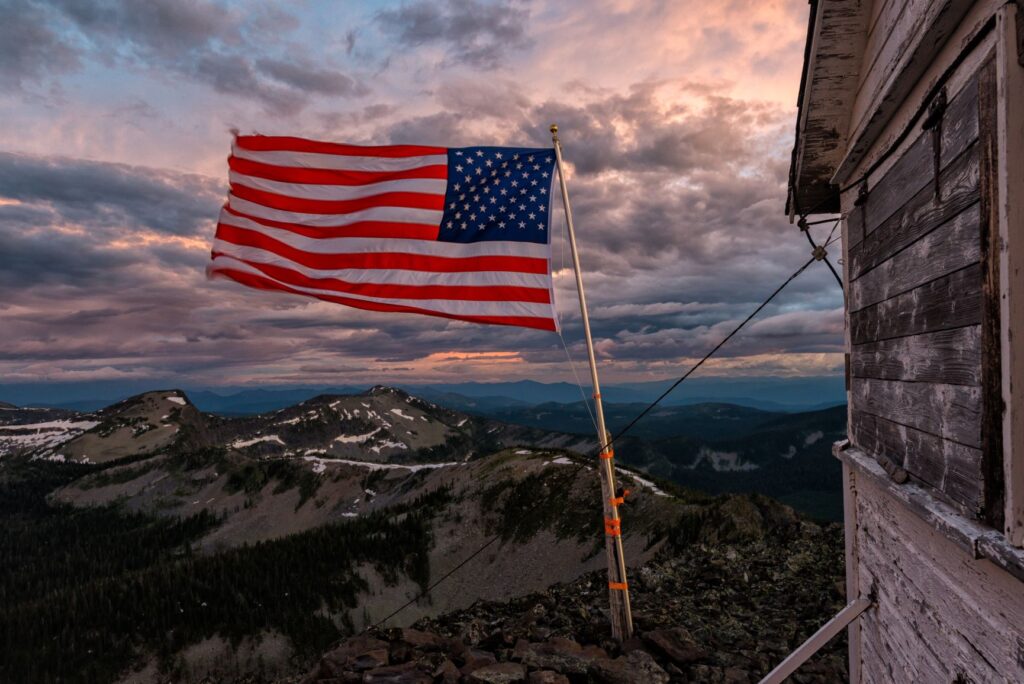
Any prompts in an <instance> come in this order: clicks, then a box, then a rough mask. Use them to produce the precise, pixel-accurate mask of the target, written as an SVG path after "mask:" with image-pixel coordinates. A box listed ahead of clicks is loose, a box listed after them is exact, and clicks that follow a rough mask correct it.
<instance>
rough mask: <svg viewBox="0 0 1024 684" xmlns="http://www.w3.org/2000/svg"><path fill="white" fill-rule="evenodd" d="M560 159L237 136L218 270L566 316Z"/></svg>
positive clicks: (536, 152)
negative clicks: (556, 209) (554, 235)
mask: <svg viewBox="0 0 1024 684" xmlns="http://www.w3.org/2000/svg"><path fill="white" fill-rule="evenodd" d="M554 161H555V160H554V151H553V150H551V149H534V148H517V147H461V148H446V147H427V146H419V145H386V146H377V147H365V146H357V145H345V144H340V143H330V142H318V141H313V140H305V139H301V138H292V137H273V136H260V135H252V136H237V137H236V138H235V141H234V145H233V146H232V151H231V156H230V157H229V159H228V166H229V168H230V172H229V179H230V187H231V191H230V193H229V195H228V201H227V204H226V205H225V206H224V208H223V209H222V210H221V214H220V218H219V220H218V223H217V234H216V238H215V240H214V243H213V252H212V257H213V260H212V262H211V264H210V266H209V269H208V271H209V273H210V275H211V276H220V277H227V278H230V279H232V280H236V281H238V282H239V283H242V284H243V285H248V286H250V287H255V288H261V289H266V290H277V291H281V292H289V293H292V294H298V295H305V296H309V297H315V298H317V299H322V300H325V301H328V302H335V303H338V304H345V305H347V306H352V307H356V308H359V309H369V310H372V311H391V312H407V313H419V314H428V315H431V316H442V317H445V318H454V319H458V320H463V321H472V322H474V323H493V324H498V325H514V326H525V327H528V328H538V329H541V330H555V329H556V318H555V311H554V295H553V290H552V282H551V268H550V259H551V244H550V232H551V231H550V225H551V196H552V181H553V180H554V174H555V171H554Z"/></svg>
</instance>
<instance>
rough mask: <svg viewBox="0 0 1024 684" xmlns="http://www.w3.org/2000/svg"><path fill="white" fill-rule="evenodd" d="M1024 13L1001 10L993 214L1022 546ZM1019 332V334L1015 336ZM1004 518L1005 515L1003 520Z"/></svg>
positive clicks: (1009, 473)
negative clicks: (1015, 337)
mask: <svg viewBox="0 0 1024 684" xmlns="http://www.w3.org/2000/svg"><path fill="white" fill-rule="evenodd" d="M1022 48H1024V16H1022V13H1021V11H1020V10H1019V8H1018V6H1017V5H1015V4H1009V3H1007V4H1005V5H1003V6H1002V7H1001V8H1000V9H999V13H998V24H997V36H996V59H995V86H996V87H995V101H994V103H993V106H994V109H995V111H994V114H995V116H994V119H995V123H996V125H995V131H994V140H993V143H994V151H995V156H996V159H995V165H996V166H995V169H994V170H995V173H994V176H995V178H996V183H995V187H994V188H993V191H994V192H993V194H994V202H993V205H992V213H991V214H990V216H991V220H992V222H993V226H994V227H995V228H996V229H997V230H996V231H993V237H994V242H993V248H994V256H995V257H996V258H994V259H993V260H992V261H993V263H994V265H995V266H994V267H995V269H996V270H997V271H998V280H997V282H998V287H997V289H996V293H997V295H998V325H999V328H1000V329H999V357H998V360H999V366H1000V368H999V378H998V384H999V385H1001V387H1000V394H1001V399H1002V401H1001V405H1000V406H999V408H1000V409H1001V411H1000V412H999V413H1000V415H999V416H998V418H999V420H998V421H997V423H996V425H998V424H999V423H1001V427H1002V430H1001V434H1000V435H999V437H1000V438H1001V439H1000V441H1001V445H1000V447H1001V455H1002V459H1001V460H1002V464H1001V466H1002V467H1001V475H1002V486H1003V488H1004V489H1003V491H1004V497H1003V498H1004V501H1003V510H1002V515H1001V516H999V517H998V518H996V519H994V520H993V522H1001V523H1002V524H1001V527H1002V529H1003V531H1004V532H1005V534H1006V537H1007V540H1008V541H1009V542H1010V543H1011V544H1013V545H1014V546H1018V547H1021V546H1024V49H1022ZM1014 330H1016V331H1017V335H1018V337H1017V339H1016V340H1015V339H1014V335H1013V333H1014ZM999 518H1001V520H1000V519H999Z"/></svg>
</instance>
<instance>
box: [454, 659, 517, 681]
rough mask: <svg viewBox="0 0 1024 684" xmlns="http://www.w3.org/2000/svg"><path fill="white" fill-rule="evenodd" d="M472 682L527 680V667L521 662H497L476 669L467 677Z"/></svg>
mask: <svg viewBox="0 0 1024 684" xmlns="http://www.w3.org/2000/svg"><path fill="white" fill-rule="evenodd" d="M466 681H468V682H469V683H470V684H518V683H519V682H525V681H526V667H524V666H523V665H520V664H519V663H495V664H493V665H485V666H484V667H481V668H480V669H479V670H474V671H473V673H472V674H471V675H469V677H468V678H467V680H466Z"/></svg>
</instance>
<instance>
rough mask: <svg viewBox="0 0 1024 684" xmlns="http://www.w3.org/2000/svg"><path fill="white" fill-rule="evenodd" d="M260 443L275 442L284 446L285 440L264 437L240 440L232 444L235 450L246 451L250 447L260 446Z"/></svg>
mask: <svg viewBox="0 0 1024 684" xmlns="http://www.w3.org/2000/svg"><path fill="white" fill-rule="evenodd" d="M260 442H275V443H277V444H280V445H282V446H284V440H282V439H281V438H280V437H278V436H277V435H263V436H262V437H253V438H252V439H239V440H235V441H234V442H232V443H231V446H232V447H233V448H235V449H244V448H245V447H250V446H252V445H253V444H259V443H260Z"/></svg>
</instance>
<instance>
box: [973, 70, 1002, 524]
mask: <svg viewBox="0 0 1024 684" xmlns="http://www.w3.org/2000/svg"><path fill="white" fill-rule="evenodd" d="M978 79H979V80H978V120H979V130H980V134H979V139H978V142H979V147H980V156H981V161H980V186H981V187H980V194H981V209H980V211H979V212H978V214H979V216H980V228H979V233H980V234H979V243H980V245H981V275H982V278H981V376H982V402H981V425H982V429H981V434H982V443H981V450H982V453H983V454H984V460H983V464H982V471H983V473H984V478H985V485H986V489H987V492H988V496H987V497H986V500H985V519H986V520H987V521H988V522H989V524H990V525H992V526H993V527H995V528H996V529H1000V530H1001V529H1003V515H1004V513H1005V511H1004V499H1003V492H1004V489H1005V486H1004V481H1003V411H1004V406H1003V386H1002V378H1003V370H1002V349H1001V342H1000V334H1001V332H1000V325H1001V324H1000V321H999V317H1000V307H1001V302H1000V300H999V296H1000V286H999V259H1000V256H999V178H998V174H999V171H998V168H997V167H998V164H997V159H996V155H997V154H998V153H997V147H998V144H997V131H996V116H997V115H996V107H997V105H996V98H997V93H996V65H995V61H994V60H992V59H990V60H988V61H987V62H985V64H984V65H982V67H981V70H980V72H979V76H978Z"/></svg>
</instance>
